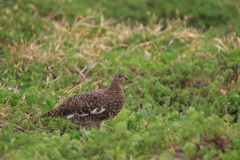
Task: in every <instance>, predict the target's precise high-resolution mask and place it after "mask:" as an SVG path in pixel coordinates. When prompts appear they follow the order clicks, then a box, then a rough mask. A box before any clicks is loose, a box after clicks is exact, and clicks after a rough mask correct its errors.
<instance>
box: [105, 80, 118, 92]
mask: <svg viewBox="0 0 240 160" xmlns="http://www.w3.org/2000/svg"><path fill="white" fill-rule="evenodd" d="M119 91H121V86H120V84H119V82H116V81H112V83H111V85H110V87H109V88H108V90H107V92H119Z"/></svg>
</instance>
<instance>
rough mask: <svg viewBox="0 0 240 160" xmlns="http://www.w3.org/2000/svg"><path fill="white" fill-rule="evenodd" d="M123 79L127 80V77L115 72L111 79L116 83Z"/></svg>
mask: <svg viewBox="0 0 240 160" xmlns="http://www.w3.org/2000/svg"><path fill="white" fill-rule="evenodd" d="M125 80H128V77H127V76H125V75H123V74H117V75H115V76H114V77H113V81H115V82H117V83H122V82H123V81H125Z"/></svg>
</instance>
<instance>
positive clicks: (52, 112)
mask: <svg viewBox="0 0 240 160" xmlns="http://www.w3.org/2000/svg"><path fill="white" fill-rule="evenodd" d="M49 116H52V117H54V116H55V113H54V110H52V111H49V112H47V113H44V114H43V115H42V116H41V118H44V117H49Z"/></svg>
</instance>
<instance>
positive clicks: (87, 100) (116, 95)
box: [41, 74, 129, 130]
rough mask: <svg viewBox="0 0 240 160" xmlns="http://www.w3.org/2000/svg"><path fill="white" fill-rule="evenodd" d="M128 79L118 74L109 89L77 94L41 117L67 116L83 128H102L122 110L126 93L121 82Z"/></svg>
mask: <svg viewBox="0 0 240 160" xmlns="http://www.w3.org/2000/svg"><path fill="white" fill-rule="evenodd" d="M128 79H129V78H128V77H127V76H125V75H123V74H116V75H115V76H114V77H113V79H112V81H111V85H110V86H109V87H108V88H107V89H99V90H93V91H89V92H84V93H80V94H76V95H74V96H72V97H69V98H67V99H66V100H64V101H63V102H62V103H61V104H60V105H59V106H58V107H56V108H55V109H53V110H51V111H49V112H47V113H45V114H43V115H42V116H41V117H42V118H44V117H49V116H51V117H65V118H66V119H67V120H69V121H70V122H71V123H73V124H77V125H78V127H79V129H81V130H87V129H89V128H91V127H92V126H95V127H96V129H97V130H102V127H103V123H104V121H105V120H108V119H111V118H114V117H115V116H117V115H118V114H119V112H120V111H121V110H122V108H123V105H124V103H125V95H124V92H123V91H122V89H121V83H122V82H124V81H125V80H128Z"/></svg>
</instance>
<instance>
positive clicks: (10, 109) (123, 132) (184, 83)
mask: <svg viewBox="0 0 240 160" xmlns="http://www.w3.org/2000/svg"><path fill="white" fill-rule="evenodd" d="M0 2H1V5H0V14H1V16H0V158H1V159H17V160H21V159H22V160H25V159H36V160H38V159H93V160H94V159H119V160H122V159H129V160H133V159H151V160H153V159H209V160H210V159H224V160H225V159H231V160H233V159H236V160H237V159H240V117H239V116H240V113H239V110H240V37H239V34H240V28H239V27H238V26H240V25H238V24H237V23H233V25H232V26H231V25H229V24H226V26H225V27H223V26H224V23H222V21H219V23H220V24H219V26H218V25H217V26H216V27H214V26H213V27H210V28H208V29H207V30H205V29H203V28H201V27H199V25H201V24H202V23H203V24H208V20H206V19H200V18H201V17H197V18H196V19H197V20H199V19H200V20H201V21H198V22H199V25H198V26H197V27H196V26H194V25H189V18H191V17H188V15H187V14H189V12H187V10H186V12H187V13H186V16H184V17H182V18H181V17H178V16H177V17H176V18H171V19H167V18H166V19H163V20H161V19H160V20H159V18H158V17H156V16H154V15H149V17H148V19H146V20H144V22H143V23H144V24H143V23H142V22H141V18H139V17H138V15H135V14H134V13H136V14H140V13H141V12H140V13H139V12H132V11H129V10H127V9H126V15H127V13H131V14H133V15H134V16H136V17H135V18H136V19H137V20H139V21H138V22H136V23H135V21H131V24H130V23H129V20H128V19H125V20H126V21H125V20H119V19H118V18H116V17H115V16H114V13H111V11H112V10H114V8H113V7H111V6H110V8H109V9H108V8H105V9H106V12H107V11H108V12H107V13H106V15H107V16H105V14H99V13H100V12H98V9H96V8H101V7H102V6H104V4H105V1H101V2H102V4H101V5H93V4H94V2H95V1H89V3H82V4H81V3H80V2H79V4H78V3H77V2H76V1H75V0H73V1H64V0H60V1H50V0H48V1H29V0H28V1H21V0H14V1H10V2H9V1H0ZM130 2H131V1H129V3H130ZM144 2H145V1H144ZM154 2H155V1H154ZM233 2H235V4H234V5H231V4H230V3H229V5H226V7H225V8H224V7H223V11H225V10H226V16H229V14H230V13H229V12H227V11H228V7H229V6H230V8H231V7H232V9H231V11H232V12H234V13H235V12H236V13H239V11H238V10H237V9H236V6H239V3H237V1H233ZM118 3H120V2H118ZM118 3H116V5H120V4H118ZM156 3H157V2H156ZM222 3H223V2H222ZM80 4H81V5H80ZM185 4H186V3H185ZM209 4H211V5H212V4H215V2H213V1H211V3H210V2H209ZM216 4H218V3H216ZM109 5H112V3H109ZM134 5H136V4H135V3H134V4H132V5H131V4H128V5H126V6H130V8H131V6H134ZM149 5H150V6H151V5H152V4H149ZM166 5H167V4H166ZM211 5H210V6H211ZM115 7H116V6H115ZM195 7H196V6H195ZM140 8H141V7H140ZM193 8H194V7H193ZM196 8H197V7H196ZM213 8H214V7H213ZM141 9H143V8H141ZM165 9H166V8H165ZM170 9H171V8H170ZM202 9H204V8H202ZM207 9H208V8H207ZM234 9H235V10H234ZM143 10H144V11H146V12H147V9H143ZM209 10H210V9H209ZM175 11H176V10H175V9H174V10H172V12H175ZM180 11H181V10H180ZM169 12H170V11H169ZM190 12H191V11H190ZM209 12H211V10H210V11H209ZM116 13H118V12H116ZM124 13H125V12H124ZM142 13H143V14H144V13H145V12H142ZM165 13H167V11H166V12H165ZM214 13H215V12H213V13H212V15H214ZM217 13H218V12H217ZM111 14H112V17H113V18H111ZM119 14H121V12H120V13H119ZM184 14H185V13H184ZM206 14H210V15H211V13H206ZM219 14H220V13H219ZM221 14H222V12H221ZM223 15H225V14H224V13H223ZM124 16H125V15H124ZM124 16H123V17H124ZM234 16H235V17H236V19H237V18H239V17H237V14H235V15H232V16H230V17H231V18H232V19H231V18H227V20H229V21H228V22H229V23H231V22H232V21H231V20H234ZM220 17H221V16H220ZM223 17H224V16H223ZM125 18H126V17H125ZM160 18H161V17H160ZM205 20H206V21H207V22H206V23H204V22H205ZM214 23H215V21H214ZM190 24H191V23H190ZM210 25H212V24H210ZM116 73H123V74H125V75H127V76H128V77H129V78H130V79H131V81H129V82H126V83H124V84H123V85H122V89H123V90H124V92H125V95H126V103H125V105H124V109H123V110H122V111H121V113H120V114H119V115H118V116H117V117H116V118H114V119H111V120H107V121H106V122H105V125H104V127H103V130H102V131H96V130H95V128H92V129H90V130H88V131H81V130H78V129H77V126H75V125H73V124H71V123H70V122H68V121H67V120H65V119H62V118H51V117H48V118H45V119H41V118H40V116H41V114H42V113H45V112H47V111H49V110H51V109H53V108H55V107H57V105H58V104H59V103H61V102H62V101H63V100H64V99H66V98H67V97H70V96H72V95H74V94H77V93H81V92H85V91H90V90H95V89H99V88H106V86H108V85H109V84H110V82H111V77H112V76H113V75H114V74H116Z"/></svg>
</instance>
